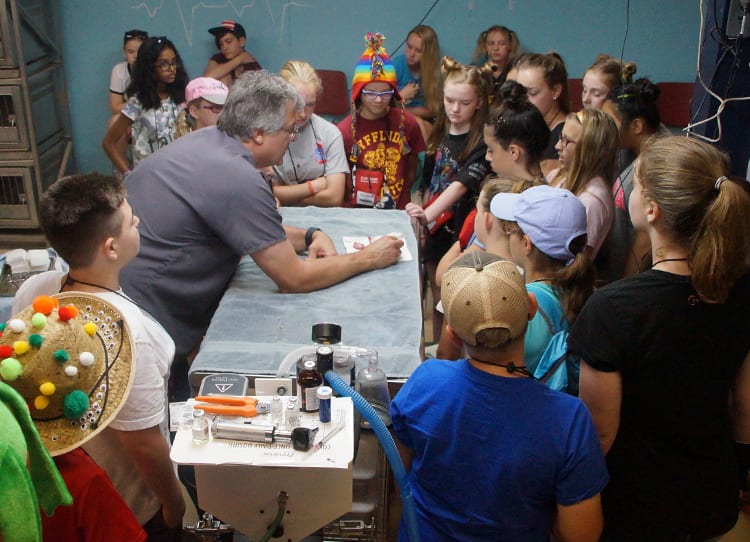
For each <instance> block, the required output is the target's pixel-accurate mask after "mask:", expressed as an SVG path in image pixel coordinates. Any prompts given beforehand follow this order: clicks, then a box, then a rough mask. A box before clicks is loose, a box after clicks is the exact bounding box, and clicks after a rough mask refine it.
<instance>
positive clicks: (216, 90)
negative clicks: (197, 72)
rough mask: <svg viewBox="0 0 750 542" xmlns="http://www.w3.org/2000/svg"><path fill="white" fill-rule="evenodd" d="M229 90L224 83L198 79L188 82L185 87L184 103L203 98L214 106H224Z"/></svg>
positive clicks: (215, 80) (202, 78) (205, 78)
mask: <svg viewBox="0 0 750 542" xmlns="http://www.w3.org/2000/svg"><path fill="white" fill-rule="evenodd" d="M227 94H229V89H228V88H227V87H226V85H225V84H224V83H222V82H221V81H218V80H217V79H214V78H213V77H198V78H197V79H193V80H192V81H190V82H189V83H188V84H187V86H186V87H185V101H186V102H187V103H190V102H192V101H193V100H197V99H198V98H203V99H204V100H206V101H209V102H211V103H212V104H216V105H224V102H226V101H227Z"/></svg>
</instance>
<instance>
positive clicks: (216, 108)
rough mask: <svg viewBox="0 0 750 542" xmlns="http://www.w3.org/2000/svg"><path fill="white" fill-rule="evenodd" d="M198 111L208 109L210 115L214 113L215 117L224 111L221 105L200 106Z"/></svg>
mask: <svg viewBox="0 0 750 542" xmlns="http://www.w3.org/2000/svg"><path fill="white" fill-rule="evenodd" d="M199 109H208V110H210V111H211V113H216V114H217V115H218V114H219V113H221V112H222V110H223V109H224V106H223V105H218V104H211V105H201V106H200V108H199Z"/></svg>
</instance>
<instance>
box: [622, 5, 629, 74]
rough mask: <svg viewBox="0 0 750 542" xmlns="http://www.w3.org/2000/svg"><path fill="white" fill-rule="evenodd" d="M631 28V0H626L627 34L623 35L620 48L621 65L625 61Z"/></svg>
mask: <svg viewBox="0 0 750 542" xmlns="http://www.w3.org/2000/svg"><path fill="white" fill-rule="evenodd" d="M629 30H630V0H627V1H626V2H625V35H624V36H623V37H622V48H621V49H620V66H622V65H623V63H624V60H623V59H624V58H625V42H627V41H628V31H629Z"/></svg>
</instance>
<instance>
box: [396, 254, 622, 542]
mask: <svg viewBox="0 0 750 542" xmlns="http://www.w3.org/2000/svg"><path fill="white" fill-rule="evenodd" d="M442 301H443V308H444V309H445V317H446V321H447V328H448V329H449V330H450V331H451V332H452V333H453V334H454V335H455V336H456V338H457V339H459V340H460V341H462V342H463V343H464V345H465V347H466V350H467V352H468V354H469V356H470V357H469V358H468V359H463V360H459V361H457V362H452V361H444V360H428V361H426V362H424V363H423V364H422V365H420V366H419V367H418V368H417V369H416V370H415V371H414V373H413V374H412V375H411V376H410V377H409V379H408V380H407V381H406V384H405V385H404V387H403V388H402V389H401V390H400V391H399V393H398V394H397V395H396V397H395V398H394V400H393V403H392V406H391V413H392V418H393V430H394V433H395V434H396V437H397V438H398V440H399V441H400V444H401V451H402V456H403V457H404V462H405V463H406V465H407V468H409V469H410V470H409V473H408V476H409V482H410V484H411V488H412V492H413V494H414V501H415V503H416V507H417V517H418V522H419V525H418V529H419V532H420V534H421V536H422V538H423V539H424V540H430V541H433V542H434V541H441V540H446V541H447V540H464V541H477V542H479V541H486V540H524V541H540V542H541V541H544V542H547V541H548V540H549V538H550V533H553V534H554V536H555V539H556V540H559V541H560V542H566V541H577V542H595V541H597V540H598V539H599V535H600V534H601V530H602V511H601V503H600V500H599V493H600V492H601V491H602V489H603V488H604V486H605V485H606V484H607V481H608V475H607V470H606V467H605V462H604V457H603V455H602V451H601V447H600V446H599V440H598V437H597V434H596V431H595V429H594V426H593V423H592V421H591V416H590V415H589V413H588V411H587V410H586V407H585V406H584V405H583V403H581V401H580V400H579V399H577V398H575V397H571V396H569V395H565V394H562V393H560V392H557V391H553V390H551V389H549V388H547V387H546V386H545V385H544V384H542V383H541V382H538V381H536V380H534V378H533V377H532V376H531V375H530V374H529V372H528V371H527V370H526V368H525V367H524V361H523V360H524V357H523V343H524V334H525V332H526V326H527V324H528V321H529V320H530V319H531V318H532V317H533V315H534V313H535V312H536V300H535V299H534V297H533V296H532V295H530V294H528V293H527V291H526V287H525V284H524V279H523V277H522V276H521V274H520V273H519V272H518V269H517V268H516V266H515V264H513V263H511V262H509V261H506V260H502V259H501V258H499V257H498V256H494V255H492V254H489V253H483V252H471V253H468V254H465V255H464V256H462V257H461V258H459V259H458V260H457V261H456V262H455V263H454V264H453V265H452V266H451V268H450V269H449V270H448V271H447V272H446V273H445V275H444V277H443V283H442ZM404 535H405V530H404V529H403V525H402V529H401V535H400V538H399V540H405V536H404Z"/></svg>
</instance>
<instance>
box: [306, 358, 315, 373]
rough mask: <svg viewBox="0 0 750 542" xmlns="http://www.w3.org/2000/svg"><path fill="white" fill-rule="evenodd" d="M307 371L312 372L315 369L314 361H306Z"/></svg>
mask: <svg viewBox="0 0 750 542" xmlns="http://www.w3.org/2000/svg"><path fill="white" fill-rule="evenodd" d="M305 369H307V370H308V371H311V370H313V369H315V362H314V361H313V360H308V361H306V362H305Z"/></svg>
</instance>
